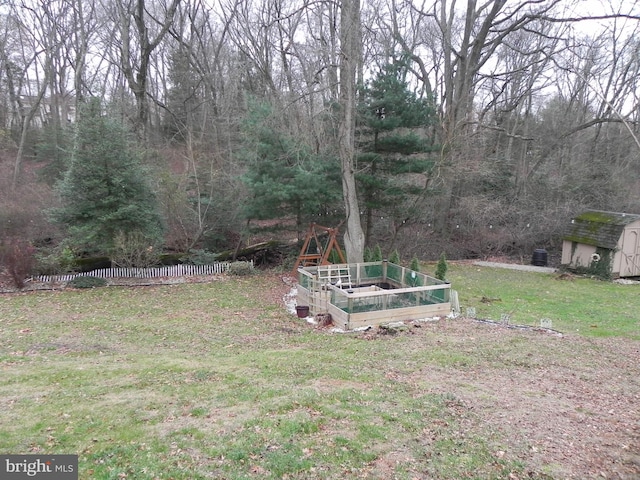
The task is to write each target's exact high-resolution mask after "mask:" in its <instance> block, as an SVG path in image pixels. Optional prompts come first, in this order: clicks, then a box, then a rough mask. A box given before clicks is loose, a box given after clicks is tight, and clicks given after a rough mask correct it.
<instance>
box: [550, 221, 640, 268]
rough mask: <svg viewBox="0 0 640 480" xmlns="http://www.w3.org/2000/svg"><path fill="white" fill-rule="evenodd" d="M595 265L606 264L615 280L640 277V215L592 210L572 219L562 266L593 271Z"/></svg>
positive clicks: (564, 247) (564, 243)
mask: <svg viewBox="0 0 640 480" xmlns="http://www.w3.org/2000/svg"><path fill="white" fill-rule="evenodd" d="M598 262H609V263H610V269H611V271H610V273H611V276H612V277H614V278H617V277H637V276H640V215H638V214H630V213H617V212H603V211H599V210H591V211H587V212H584V213H581V214H580V215H578V216H577V217H575V218H574V219H573V220H571V224H570V225H569V226H568V228H567V230H566V232H565V235H564V237H563V242H562V265H564V266H566V267H568V268H574V269H580V268H584V269H594V268H595V266H596V265H597V263H598Z"/></svg>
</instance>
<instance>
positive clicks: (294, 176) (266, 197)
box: [243, 104, 340, 234]
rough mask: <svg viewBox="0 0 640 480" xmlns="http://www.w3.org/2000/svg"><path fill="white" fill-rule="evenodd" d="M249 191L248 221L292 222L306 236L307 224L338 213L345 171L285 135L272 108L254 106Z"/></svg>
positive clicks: (247, 143) (248, 143) (247, 128)
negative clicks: (273, 219) (291, 220)
mask: <svg viewBox="0 0 640 480" xmlns="http://www.w3.org/2000/svg"><path fill="white" fill-rule="evenodd" d="M244 148H245V156H246V163H247V171H246V174H245V175H244V177H243V180H244V182H245V184H246V185H247V187H248V188H249V190H250V195H249V199H248V200H247V203H246V205H245V214H246V216H247V218H248V219H269V218H284V217H293V218H295V219H296V224H297V228H298V233H299V234H301V233H302V232H303V231H304V230H306V227H304V226H303V225H304V224H305V222H308V221H312V220H313V221H317V219H318V217H319V215H321V214H324V213H326V212H327V211H328V210H334V209H335V205H336V204H337V203H338V202H339V200H340V167H339V165H338V164H337V163H336V162H335V160H332V159H328V158H322V157H320V156H319V155H317V154H316V153H314V152H313V151H312V149H311V148H310V147H309V146H308V145H306V144H305V143H304V142H303V141H301V140H300V139H296V138H294V137H293V136H292V135H289V134H287V133H286V132H285V131H283V129H282V126H281V125H280V123H279V122H278V119H277V117H276V116H275V115H274V113H273V111H272V110H271V108H270V106H268V105H265V104H262V105H254V106H253V107H252V109H251V111H250V112H249V116H248V118H247V120H246V122H245V125H244Z"/></svg>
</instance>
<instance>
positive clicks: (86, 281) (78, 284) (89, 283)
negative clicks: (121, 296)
mask: <svg viewBox="0 0 640 480" xmlns="http://www.w3.org/2000/svg"><path fill="white" fill-rule="evenodd" d="M106 285H107V280H106V279H104V278H100V277H92V276H89V275H88V276H84V277H76V278H74V279H73V280H69V282H68V283H67V286H69V287H73V288H96V287H104V286H106Z"/></svg>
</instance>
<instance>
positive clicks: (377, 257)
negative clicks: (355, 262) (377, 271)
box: [371, 245, 382, 262]
mask: <svg viewBox="0 0 640 480" xmlns="http://www.w3.org/2000/svg"><path fill="white" fill-rule="evenodd" d="M371 261H372V262H381V261H382V249H381V248H380V245H376V248H375V249H374V250H373V258H372V259H371Z"/></svg>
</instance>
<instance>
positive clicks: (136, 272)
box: [34, 262, 231, 283]
mask: <svg viewBox="0 0 640 480" xmlns="http://www.w3.org/2000/svg"><path fill="white" fill-rule="evenodd" d="M230 266H231V262H217V263H214V264H212V265H171V266H166V267H151V268H101V269H98V270H92V271H90V272H82V273H70V274H67V275H40V276H38V277H35V278H34V280H36V281H38V282H45V283H56V282H68V281H69V280H73V279H74V278H76V277H100V278H157V277H189V276H197V275H216V274H219V273H223V272H226V271H227V270H229V268H230Z"/></svg>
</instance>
